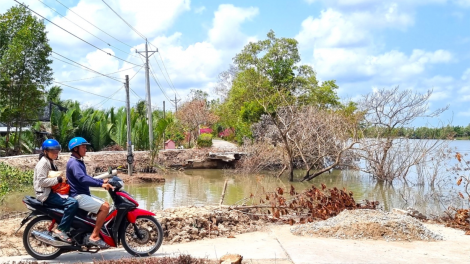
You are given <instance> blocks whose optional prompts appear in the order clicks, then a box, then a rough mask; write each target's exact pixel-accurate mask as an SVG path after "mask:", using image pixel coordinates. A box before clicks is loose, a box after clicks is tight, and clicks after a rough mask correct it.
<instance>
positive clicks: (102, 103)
mask: <svg viewBox="0 0 470 264" xmlns="http://www.w3.org/2000/svg"><path fill="white" fill-rule="evenodd" d="M143 67H144V65H142V66H140V68H139V69H138V70H137V72H136V73H134V75H133V76H132V77H131V78H130V79H129V81H130V80H132V79H133V78H134V77H135V76H136V75H137V73H139V72H140V70H142V68H143ZM125 85H126V84H123V85H122V86H121V88H119V89H118V90H117V91H116V92H114V93H113V94H112V95H110V98H108V99H104V100H103V101H101V102H100V103H99V104H97V105H95V106H94V107H98V106H102V105H104V104H105V103H107V102H108V101H109V100H110V99H112V98H113V96H114V95H116V94H117V93H118V92H119V91H120V90H121V89H122V88H124V86H125ZM134 93H135V92H134Z"/></svg>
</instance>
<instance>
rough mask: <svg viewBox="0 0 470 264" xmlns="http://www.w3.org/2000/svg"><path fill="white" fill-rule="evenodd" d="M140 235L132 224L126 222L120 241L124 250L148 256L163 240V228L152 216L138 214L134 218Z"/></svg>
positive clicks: (140, 255) (138, 255) (139, 255)
mask: <svg viewBox="0 0 470 264" xmlns="http://www.w3.org/2000/svg"><path fill="white" fill-rule="evenodd" d="M135 224H136V225H137V229H138V231H139V234H140V236H141V239H139V238H138V236H137V234H136V232H135V229H134V225H133V224H132V223H129V222H128V223H126V226H125V228H124V229H123V230H122V231H121V235H120V237H121V243H122V245H123V246H124V249H126V251H127V252H128V253H129V254H131V255H133V256H137V257H144V256H150V255H152V254H153V253H155V252H156V251H157V250H158V249H159V248H160V246H161V245H162V242H163V229H162V226H161V225H160V223H159V222H158V221H157V219H155V217H152V216H147V215H145V216H138V217H137V219H136V220H135Z"/></svg>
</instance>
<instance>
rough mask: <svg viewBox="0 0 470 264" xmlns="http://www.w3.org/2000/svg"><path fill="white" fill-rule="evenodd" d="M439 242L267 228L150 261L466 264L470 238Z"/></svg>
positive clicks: (454, 234)
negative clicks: (226, 258)
mask: <svg viewBox="0 0 470 264" xmlns="http://www.w3.org/2000/svg"><path fill="white" fill-rule="evenodd" d="M426 227H428V228H429V229H430V230H431V231H433V232H435V233H439V234H440V235H442V236H443V237H444V241H436V242H425V241H414V242H406V241H404V242H386V241H383V240H348V239H345V240H341V239H334V238H322V237H301V236H294V235H293V234H292V233H291V232H290V226H286V225H281V226H270V227H269V228H267V231H264V232H253V233H246V234H241V235H237V236H236V237H235V238H216V239H207V240H201V241H195V242H189V243H181V244H174V245H163V246H162V247H161V248H160V250H158V251H157V253H155V254H154V255H153V256H156V257H163V256H175V255H178V254H189V255H191V256H193V257H201V258H204V257H207V258H209V259H219V258H220V257H221V256H223V255H224V254H227V253H230V254H240V255H242V256H243V260H244V262H243V263H256V264H258V263H259V264H261V263H268V264H271V263H272V264H274V263H276V264H292V263H295V264H307V263H325V264H326V263H403V264H405V263H406V264H408V263H426V264H428V263H429V264H437V263H470V255H469V254H468V252H470V236H466V235H464V232H463V231H461V230H455V229H451V228H447V227H444V226H440V225H426ZM123 257H129V255H128V254H127V253H126V252H125V250H123V249H114V250H106V251H103V252H102V253H97V254H89V253H68V254H64V255H62V256H60V257H59V258H57V259H56V260H55V261H52V262H51V263H75V262H82V263H87V262H91V261H92V260H93V259H100V260H102V259H119V258H123ZM29 260H33V259H32V258H31V257H29V256H20V257H8V258H2V259H1V260H0V262H12V261H16V262H18V261H29Z"/></svg>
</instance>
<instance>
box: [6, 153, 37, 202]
mask: <svg viewBox="0 0 470 264" xmlns="http://www.w3.org/2000/svg"><path fill="white" fill-rule="evenodd" d="M33 175H34V171H33V170H21V169H18V168H15V167H12V166H10V165H8V164H5V163H3V162H0V198H1V197H3V196H4V195H6V194H8V193H9V192H14V191H21V190H24V189H25V188H26V187H29V188H32V186H33ZM0 200H1V199H0Z"/></svg>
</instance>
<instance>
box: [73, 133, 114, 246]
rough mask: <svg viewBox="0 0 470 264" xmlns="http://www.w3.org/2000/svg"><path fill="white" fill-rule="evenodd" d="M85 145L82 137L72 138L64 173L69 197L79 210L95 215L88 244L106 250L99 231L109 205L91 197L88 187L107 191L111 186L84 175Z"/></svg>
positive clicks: (106, 180)
mask: <svg viewBox="0 0 470 264" xmlns="http://www.w3.org/2000/svg"><path fill="white" fill-rule="evenodd" d="M87 145H90V143H88V142H87V141H86V139H84V138H82V137H75V138H72V139H71V140H70V142H69V150H70V151H71V152H72V156H71V157H70V159H69V161H68V162H67V171H66V173H67V179H68V182H69V185H70V196H72V197H74V198H75V199H77V201H78V206H79V208H81V209H83V210H85V211H88V212H92V213H95V214H97V215H96V224H95V228H94V229H93V232H92V233H91V235H90V236H89V237H88V244H89V245H93V246H97V247H100V248H108V247H109V245H108V244H106V243H105V242H104V241H103V240H102V239H101V238H100V235H99V231H100V229H101V227H102V226H103V224H104V221H105V219H106V216H107V215H108V213H109V204H108V202H105V201H103V200H102V199H100V198H98V197H95V196H92V195H91V193H90V188H89V187H103V188H105V189H107V190H108V189H109V188H112V186H111V185H110V184H109V183H108V179H105V180H101V179H95V178H93V177H92V176H89V175H88V174H87V173H86V167H85V163H84V162H83V157H84V156H85V155H86V151H87V149H86V146H87Z"/></svg>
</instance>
